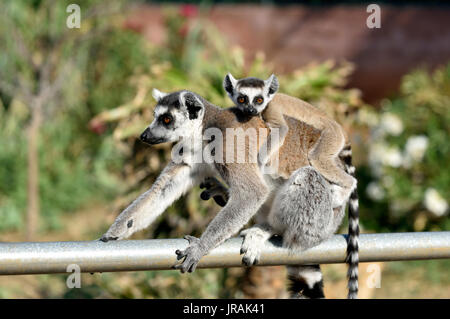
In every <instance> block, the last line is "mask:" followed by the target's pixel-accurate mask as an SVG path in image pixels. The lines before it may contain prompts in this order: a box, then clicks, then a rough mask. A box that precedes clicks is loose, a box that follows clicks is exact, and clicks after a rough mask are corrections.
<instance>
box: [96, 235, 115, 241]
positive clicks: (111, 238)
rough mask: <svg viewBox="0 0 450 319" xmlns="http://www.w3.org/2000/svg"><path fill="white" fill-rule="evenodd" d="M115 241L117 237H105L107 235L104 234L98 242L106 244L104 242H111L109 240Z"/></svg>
mask: <svg viewBox="0 0 450 319" xmlns="http://www.w3.org/2000/svg"><path fill="white" fill-rule="evenodd" d="M117 239H118V237H114V236H107V235H106V234H105V235H103V236H102V237H101V238H100V239H99V241H102V242H104V243H106V242H108V241H111V240H117Z"/></svg>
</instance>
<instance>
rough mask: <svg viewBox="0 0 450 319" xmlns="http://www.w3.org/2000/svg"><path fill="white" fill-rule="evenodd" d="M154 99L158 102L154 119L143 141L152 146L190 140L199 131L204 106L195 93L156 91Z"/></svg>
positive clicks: (145, 132) (144, 133)
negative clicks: (185, 139) (182, 139)
mask: <svg viewBox="0 0 450 319" xmlns="http://www.w3.org/2000/svg"><path fill="white" fill-rule="evenodd" d="M153 97H154V98H155V100H156V101H157V102H158V103H157V104H156V107H155V110H154V119H153V122H152V123H151V124H150V125H149V126H148V127H147V129H146V130H145V131H144V132H143V133H142V134H141V136H140V139H141V141H143V142H144V143H147V144H151V145H154V144H160V143H165V142H175V141H178V140H180V139H181V138H189V137H191V135H192V134H195V133H197V132H198V131H199V129H200V128H201V123H202V118H203V115H204V105H203V103H202V102H201V100H200V99H199V98H198V96H197V95H196V94H195V93H193V92H189V91H178V92H174V93H162V92H161V91H159V90H157V89H154V90H153Z"/></svg>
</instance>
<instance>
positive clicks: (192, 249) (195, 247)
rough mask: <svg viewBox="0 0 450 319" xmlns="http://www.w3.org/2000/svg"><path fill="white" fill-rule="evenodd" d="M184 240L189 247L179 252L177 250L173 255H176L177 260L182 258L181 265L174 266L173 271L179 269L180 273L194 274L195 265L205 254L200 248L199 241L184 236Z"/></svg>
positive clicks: (192, 237)
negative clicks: (187, 242)
mask: <svg viewBox="0 0 450 319" xmlns="http://www.w3.org/2000/svg"><path fill="white" fill-rule="evenodd" d="M184 239H186V240H188V241H189V246H188V247H187V248H186V249H185V250H183V251H181V250H179V249H177V250H176V251H175V254H176V255H177V260H180V259H182V258H184V260H183V262H182V263H181V264H178V265H175V266H174V267H173V268H174V269H179V270H180V271H181V272H182V273H185V272H186V271H187V272H194V271H195V268H197V264H198V262H199V261H200V258H202V257H203V255H204V254H205V253H204V251H203V249H201V247H200V239H198V238H196V237H194V236H189V235H186V236H184Z"/></svg>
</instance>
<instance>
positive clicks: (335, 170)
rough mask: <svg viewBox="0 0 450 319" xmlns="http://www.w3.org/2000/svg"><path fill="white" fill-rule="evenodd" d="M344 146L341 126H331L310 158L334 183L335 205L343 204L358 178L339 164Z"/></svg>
mask: <svg viewBox="0 0 450 319" xmlns="http://www.w3.org/2000/svg"><path fill="white" fill-rule="evenodd" d="M343 147H344V138H343V135H342V133H341V131H340V129H339V128H337V127H334V126H330V127H327V128H325V129H324V130H323V131H322V134H321V136H320V138H319V140H318V141H317V142H316V145H315V146H314V147H313V149H312V150H311V151H310V152H309V154H308V158H309V161H310V163H311V165H312V166H314V167H315V168H316V169H317V170H318V171H319V172H320V173H321V174H322V175H323V177H325V178H326V179H327V180H328V181H329V182H331V183H333V184H336V185H332V192H333V207H338V206H342V205H343V203H344V202H345V201H346V200H347V199H348V198H349V197H350V194H351V192H352V191H353V190H354V188H355V187H356V179H355V178H354V177H353V176H351V175H349V174H347V173H346V172H345V170H344V169H343V168H340V167H339V166H338V164H337V159H338V156H339V153H340V152H341V150H342V148H343Z"/></svg>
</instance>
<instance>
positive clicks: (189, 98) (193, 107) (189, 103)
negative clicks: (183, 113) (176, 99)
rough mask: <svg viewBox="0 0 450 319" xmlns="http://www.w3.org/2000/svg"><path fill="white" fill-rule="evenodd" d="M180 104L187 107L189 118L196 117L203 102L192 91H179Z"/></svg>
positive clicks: (202, 107)
mask: <svg viewBox="0 0 450 319" xmlns="http://www.w3.org/2000/svg"><path fill="white" fill-rule="evenodd" d="M180 104H181V105H182V106H184V107H185V108H186V109H187V111H188V113H189V119H190V120H195V119H196V118H198V117H199V116H200V115H201V113H202V112H203V109H204V105H203V103H202V102H201V101H200V99H199V98H198V97H196V96H195V94H194V93H192V92H182V93H180Z"/></svg>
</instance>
